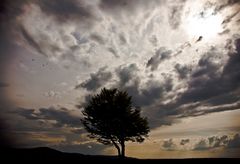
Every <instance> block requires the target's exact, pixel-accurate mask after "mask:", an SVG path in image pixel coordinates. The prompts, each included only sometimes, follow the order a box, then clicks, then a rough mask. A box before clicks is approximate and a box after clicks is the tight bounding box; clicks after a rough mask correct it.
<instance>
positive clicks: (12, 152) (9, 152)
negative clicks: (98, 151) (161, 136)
mask: <svg viewBox="0 0 240 164" xmlns="http://www.w3.org/2000/svg"><path fill="white" fill-rule="evenodd" d="M0 159H1V160H0V162H1V161H4V163H11V162H14V163H22V162H24V163H28V162H29V163H48V162H58V163H62V162H63V163H69V162H77V163H83V162H84V163H85V162H91V161H98V162H99V163H101V162H105V163H106V162H111V163H113V162H114V163H115V162H119V161H120V162H121V163H122V162H124V163H125V162H127V163H128V162H130V163H135V162H136V163H142V162H143V163H149V162H150V163H152V162H154V163H162V164H165V163H177V164H178V163H181V162H182V163H185V164H186V163H196V162H200V163H205V162H210V163H215V162H229V161H230V162H233V160H234V162H235V161H240V159H228V158H207V159H206V158H192V159H136V158H129V157H127V158H126V159H124V160H122V159H119V158H118V157H117V156H102V155H95V156H94V155H83V154H78V153H65V152H61V151H57V150H54V149H51V148H47V147H39V148H29V149H28V148H4V149H3V148H2V149H0ZM1 163H2V162H1ZM237 163H239V162H237Z"/></svg>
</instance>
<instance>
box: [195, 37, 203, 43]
mask: <svg viewBox="0 0 240 164" xmlns="http://www.w3.org/2000/svg"><path fill="white" fill-rule="evenodd" d="M202 39H203V37H202V36H199V38H198V39H197V40H196V42H195V43H197V42H200V41H201V40H202Z"/></svg>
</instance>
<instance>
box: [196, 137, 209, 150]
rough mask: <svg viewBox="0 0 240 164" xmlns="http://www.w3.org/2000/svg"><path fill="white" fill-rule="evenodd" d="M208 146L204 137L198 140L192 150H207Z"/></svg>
mask: <svg viewBox="0 0 240 164" xmlns="http://www.w3.org/2000/svg"><path fill="white" fill-rule="evenodd" d="M207 149H209V146H208V144H207V142H206V140H205V139H202V140H200V141H199V142H198V143H197V144H196V145H195V147H194V149H193V150H207Z"/></svg>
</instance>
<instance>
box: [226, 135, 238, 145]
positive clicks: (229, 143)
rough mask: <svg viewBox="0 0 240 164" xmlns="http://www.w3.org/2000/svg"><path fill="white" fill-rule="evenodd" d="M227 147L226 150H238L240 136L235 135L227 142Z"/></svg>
mask: <svg viewBox="0 0 240 164" xmlns="http://www.w3.org/2000/svg"><path fill="white" fill-rule="evenodd" d="M227 147H228V148H240V135H239V134H235V135H234V137H233V138H232V139H230V140H229V142H228V144H227Z"/></svg>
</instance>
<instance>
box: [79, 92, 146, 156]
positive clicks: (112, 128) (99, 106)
mask: <svg viewBox="0 0 240 164" xmlns="http://www.w3.org/2000/svg"><path fill="white" fill-rule="evenodd" d="M82 113H83V115H84V118H83V119H82V123H83V125H84V127H85V129H86V130H87V131H88V132H89V133H90V134H89V137H90V138H95V139H97V141H98V142H100V143H103V144H105V145H110V144H113V145H114V146H115V147H116V149H117V151H118V155H119V157H125V141H132V142H143V141H144V137H147V134H148V132H149V127H148V122H147V118H145V117H141V115H140V108H136V107H133V106H132V97H131V96H129V95H128V93H127V92H123V91H119V90H118V89H106V88H103V89H102V90H101V93H100V94H96V95H94V96H93V97H91V99H90V100H89V102H88V104H87V105H86V107H85V108H84V110H83V111H82Z"/></svg>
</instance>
